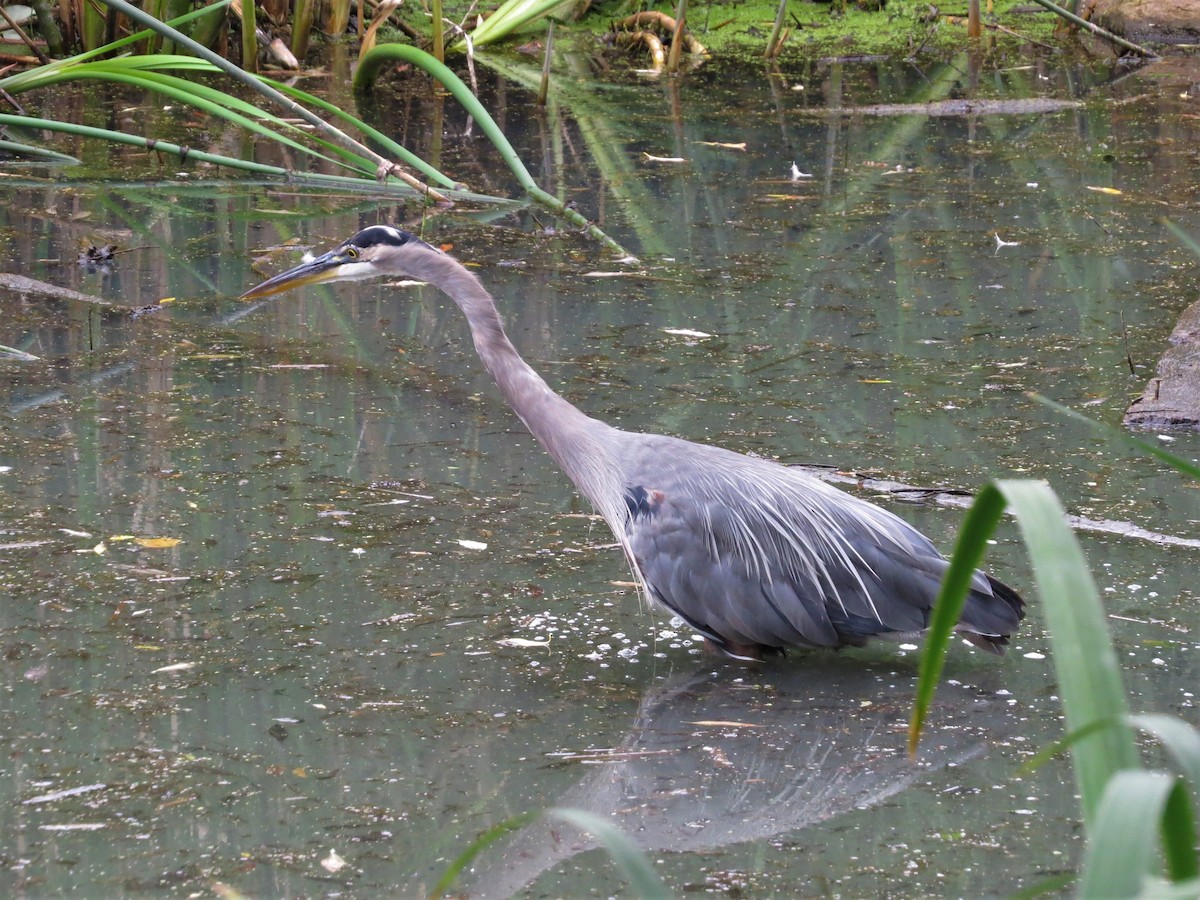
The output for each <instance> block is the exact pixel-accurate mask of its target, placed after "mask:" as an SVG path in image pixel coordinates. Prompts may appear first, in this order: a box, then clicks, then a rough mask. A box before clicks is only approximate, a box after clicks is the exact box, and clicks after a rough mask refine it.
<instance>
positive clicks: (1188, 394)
mask: <svg viewBox="0 0 1200 900" xmlns="http://www.w3.org/2000/svg"><path fill="white" fill-rule="evenodd" d="M1168 340H1169V341H1170V343H1171V346H1170V348H1169V349H1168V350H1167V352H1166V353H1164V354H1163V357H1162V359H1160V360H1159V361H1158V367H1157V369H1156V370H1155V377H1153V378H1151V379H1150V382H1149V383H1148V384H1147V385H1146V389H1145V390H1144V391H1143V392H1142V396H1140V397H1139V398H1138V399H1136V400H1134V401H1133V402H1132V403H1131V404H1129V408H1128V409H1127V410H1125V426H1126V427H1127V428H1157V429H1165V428H1180V429H1182V428H1200V300H1197V301H1196V302H1195V303H1193V304H1192V305H1191V306H1189V307H1188V308H1187V309H1185V310H1184V311H1183V315H1181V316H1180V317H1179V321H1178V322H1176V323H1175V330H1174V331H1172V332H1171V337H1170V338H1168Z"/></svg>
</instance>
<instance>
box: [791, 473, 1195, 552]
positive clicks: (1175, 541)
mask: <svg viewBox="0 0 1200 900" xmlns="http://www.w3.org/2000/svg"><path fill="white" fill-rule="evenodd" d="M791 468H794V469H799V470H800V471H801V472H804V473H805V474H808V475H811V476H813V477H814V478H819V479H821V480H822V481H828V482H830V483H831V484H848V485H855V486H856V487H859V488H862V489H864V490H869V491H878V492H880V493H883V494H891V495H892V496H894V497H898V498H902V499H905V500H911V501H919V502H926V501H932V502H933V503H935V504H937V505H938V506H952V507H955V508H957V509H966V508H967V507H968V506H970V505H971V501H972V500H974V498H975V495H974V494H973V493H971V492H970V491H960V490H950V489H944V488H934V487H918V486H915V485H911V484H903V483H902V482H899V481H888V480H887V479H884V478H868V477H867V476H865V475H856V474H854V473H853V472H849V473H848V472H842V471H839V470H837V469H833V468H827V467H825V466H799V465H798V466H792V467H791ZM1067 524H1068V525H1070V526H1071V527H1072V528H1074V529H1075V530H1076V531H1094V532H1098V533H1100V534H1113V535H1117V536H1118V537H1126V538H1133V539H1135V540H1139V541H1149V542H1150V543H1152V544H1163V545H1166V546H1170V547H1191V548H1193V549H1200V539H1197V538H1187V537H1180V536H1178V535H1174V534H1163V533H1162V532H1160V531H1150V530H1149V529H1147V528H1142V527H1141V526H1140V525H1134V524H1133V523H1132V522H1119V521H1117V520H1115V519H1088V518H1085V517H1083V516H1075V515H1068V516H1067Z"/></svg>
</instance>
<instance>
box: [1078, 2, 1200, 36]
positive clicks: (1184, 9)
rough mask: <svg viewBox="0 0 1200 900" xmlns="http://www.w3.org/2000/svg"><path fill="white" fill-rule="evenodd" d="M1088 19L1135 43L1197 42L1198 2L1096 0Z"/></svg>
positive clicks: (1199, 25)
mask: <svg viewBox="0 0 1200 900" xmlns="http://www.w3.org/2000/svg"><path fill="white" fill-rule="evenodd" d="M1090 18H1091V20H1092V21H1093V22H1095V23H1096V24H1097V25H1100V26H1101V27H1103V28H1107V29H1108V30H1109V31H1112V32H1114V33H1116V34H1119V35H1121V36H1122V37H1125V38H1127V39H1128V40H1131V41H1136V42H1137V43H1153V44H1195V43H1200V0H1097V2H1096V3H1095V4H1094V6H1093V7H1092V15H1091V16H1090Z"/></svg>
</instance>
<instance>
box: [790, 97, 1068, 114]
mask: <svg viewBox="0 0 1200 900" xmlns="http://www.w3.org/2000/svg"><path fill="white" fill-rule="evenodd" d="M1084 105H1085V104H1084V102H1083V101H1082V100H1056V99H1054V98H1053V97H1030V98H1028V99H1025V100H990V99H980V100H932V101H930V102H929V103H877V104H875V105H873V106H838V107H833V108H832V109H821V108H819V107H811V108H808V109H797V110H796V113H798V114H799V115H802V116H818V117H821V118H826V117H829V116H1019V115H1025V114H1033V113H1048V112H1059V111H1060V110H1064V109H1079V108H1080V107H1082V106H1084Z"/></svg>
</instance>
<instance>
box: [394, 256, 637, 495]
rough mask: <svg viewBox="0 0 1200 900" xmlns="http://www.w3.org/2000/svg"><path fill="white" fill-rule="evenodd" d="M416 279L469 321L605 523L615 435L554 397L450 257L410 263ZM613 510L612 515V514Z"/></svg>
mask: <svg viewBox="0 0 1200 900" xmlns="http://www.w3.org/2000/svg"><path fill="white" fill-rule="evenodd" d="M405 268H406V269H407V270H408V271H409V272H410V273H411V274H412V275H413V276H414V277H416V278H420V279H421V280H423V281H427V282H429V283H430V284H433V285H435V286H436V287H438V288H440V289H441V290H442V291H443V292H444V293H445V294H446V295H447V296H448V297H450V299H451V300H453V301H454V302H455V304H457V305H458V308H459V309H461V310H462V311H463V314H464V315H465V316H466V317H467V324H468V326H470V329H471V337H472V338H473V339H474V342H475V350H476V352H477V353H478V354H479V359H480V360H481V361H482V362H483V367H484V368H485V369H487V371H488V374H490V375H491V376H492V379H493V380H494V381H495V382H496V386H497V387H499V388H500V393H501V394H503V395H504V399H505V400H506V401H508V405H509V406H511V407H512V409H513V411H514V412H515V413H516V414H517V415H518V416H520V418H521V421H522V422H524V423H525V427H526V428H528V429H529V431H530V433H531V434H532V435H533V436H534V437H535V438H537V440H538V442H539V443H540V444H541V445H542V446H543V447H545V448H546V450H547V452H548V453H549V454H550V455H551V456H552V457H554V460H555V462H557V463H558V464H559V466H561V467H562V469H563V471H564V472H566V473H567V475H568V476H569V477H570V479H571V480H572V481H573V482H574V483H575V485H576V487H578V488H579V489H580V490H581V491H582V492H583V493H584V494H585V495H586V496H587V497H588V499H590V500H591V501H592V503H593V504H595V505H596V506H597V507H598V508H599V510H600V512H601V513H602V514H605V515H606V517H607V515H608V513H609V512H610V511H613V512H615V507H614V504H617V505H619V504H620V503H621V502H622V501H621V499H620V491H621V487H620V485H619V483H618V481H617V477H616V463H615V460H614V459H613V456H612V453H611V450H612V449H613V448H612V441H611V439H612V436H613V435H615V434H616V430H615V429H613V428H611V427H609V426H608V425H606V424H604V423H603V422H600V421H598V420H596V419H592V418H590V417H588V416H586V415H584V413H583V412H581V411H580V410H578V409H577V408H575V407H574V406H572V405H571V404H570V403H569V402H568V401H567V400H566V399H564V398H563V397H561V396H560V395H558V394H557V393H555V392H554V391H553V390H552V389H551V388H550V386H549V385H548V384H546V382H545V381H544V380H543V379H542V377H541V376H540V375H538V373H537V372H535V371H534V370H533V367H532V366H530V365H529V363H527V362H525V360H524V359H522V358H521V354H519V353H518V352H517V348H516V347H514V346H513V343H512V341H510V340H509V339H508V335H507V334H506V333H505V331H504V325H503V323H502V322H501V321H500V315H499V313H498V312H497V311H496V304H495V301H494V300H493V299H492V296H491V294H489V293H488V292H487V290H486V289H485V288H484V287H483V285H482V284H480V283H479V279H477V278H476V277H475V276H474V275H473V274H472V273H471V272H469V271H468V270H467V269H466V268H464V267H463V266H462V265H461V264H460V263H459V262H458V261H457V260H455V259H454V258H453V257H451V256H447V255H444V254H438V253H433V252H429V251H428V250H424V252H422V253H421V254H420V256H419V257H418V258H415V259H411V260H406V262H405ZM610 507H611V508H612V509H610Z"/></svg>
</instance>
